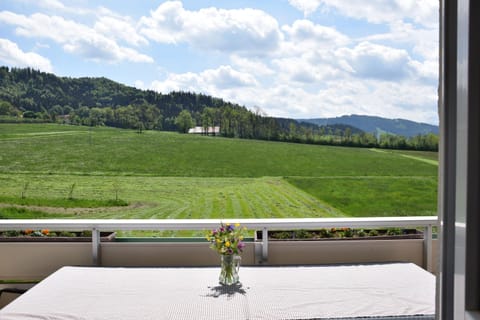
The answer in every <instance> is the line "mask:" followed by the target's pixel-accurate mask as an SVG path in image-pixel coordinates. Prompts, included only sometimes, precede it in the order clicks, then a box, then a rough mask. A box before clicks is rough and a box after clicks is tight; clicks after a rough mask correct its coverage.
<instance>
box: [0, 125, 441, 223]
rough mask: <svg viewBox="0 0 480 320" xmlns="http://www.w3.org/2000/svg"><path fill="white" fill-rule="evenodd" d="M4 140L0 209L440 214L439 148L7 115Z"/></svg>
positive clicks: (200, 214)
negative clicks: (19, 119) (140, 128)
mask: <svg viewBox="0 0 480 320" xmlns="http://www.w3.org/2000/svg"><path fill="white" fill-rule="evenodd" d="M0 144H1V152H0V186H1V188H0V217H3V218H10V217H19V216H25V217H29V218H31V217H32V216H33V217H35V216H36V215H37V216H38V217H39V218H44V217H48V214H45V213H50V214H52V215H54V216H55V217H58V216H61V217H72V218H231V217H238V218H252V217H332V216H395V215H435V214H436V192H437V186H436V185H437V171H438V165H437V162H436V159H437V154H436V153H425V152H412V151H385V150H372V149H367V148H346V147H330V146H314V145H302V144H291V143H279V142H267V141H254V140H239V139H225V138H219V137H203V136H191V135H181V134H177V133H170V132H156V131H155V132H153V131H147V132H145V133H143V134H138V133H136V132H135V131H132V130H120V129H113V128H93V129H91V128H87V127H77V126H66V125H55V124H0ZM72 186H73V187H72ZM22 192H23V195H24V198H23V199H22V198H21V194H22ZM117 197H118V198H119V199H121V200H123V201H126V202H127V203H128V206H114V205H112V204H111V203H112V202H111V200H114V199H115V198H117ZM68 198H73V200H68ZM75 201H76V202H75ZM109 201H110V202H109ZM7 208H9V209H8V210H7ZM15 210H16V211H15ZM20 211H21V212H20ZM19 212H20V213H19Z"/></svg>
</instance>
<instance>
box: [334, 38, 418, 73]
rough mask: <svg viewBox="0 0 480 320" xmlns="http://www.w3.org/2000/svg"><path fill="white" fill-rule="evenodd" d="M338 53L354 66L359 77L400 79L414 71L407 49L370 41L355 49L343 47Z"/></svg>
mask: <svg viewBox="0 0 480 320" xmlns="http://www.w3.org/2000/svg"><path fill="white" fill-rule="evenodd" d="M336 55H337V56H338V57H340V58H341V59H344V60H345V61H346V62H347V63H348V64H349V65H350V66H351V67H352V69H353V70H354V73H355V76H357V77H362V78H376V79H381V80H388V81H398V80H401V79H404V78H406V77H407V76H408V75H409V73H410V72H411V71H412V70H411V65H410V64H409V63H410V61H411V59H410V56H409V54H408V52H407V51H406V50H403V49H396V48H391V47H387V46H382V45H378V44H373V43H370V42H361V43H360V44H358V45H357V46H356V47H355V48H353V49H349V48H341V49H339V50H337V52H336Z"/></svg>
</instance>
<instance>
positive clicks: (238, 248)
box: [207, 223, 247, 255]
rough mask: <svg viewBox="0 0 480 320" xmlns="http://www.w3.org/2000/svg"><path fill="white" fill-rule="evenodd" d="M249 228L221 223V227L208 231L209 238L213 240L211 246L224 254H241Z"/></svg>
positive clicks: (210, 240) (237, 224)
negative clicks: (244, 236)
mask: <svg viewBox="0 0 480 320" xmlns="http://www.w3.org/2000/svg"><path fill="white" fill-rule="evenodd" d="M246 230H247V228H245V227H243V228H241V227H240V224H239V223H236V224H230V223H227V224H223V223H222V224H221V225H220V228H218V229H214V230H211V231H209V232H208V234H207V240H208V241H209V242H211V245H210V248H212V249H213V250H215V251H217V252H218V253H219V254H222V255H232V254H240V253H242V251H243V248H244V247H245V243H244V242H243V235H244V233H245V232H246Z"/></svg>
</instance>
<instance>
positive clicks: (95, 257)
mask: <svg viewBox="0 0 480 320" xmlns="http://www.w3.org/2000/svg"><path fill="white" fill-rule="evenodd" d="M100 241H101V239H100V230H98V229H97V228H93V229H92V263H93V265H94V266H100V265H101V263H102V262H101V255H100V253H101V252H100Z"/></svg>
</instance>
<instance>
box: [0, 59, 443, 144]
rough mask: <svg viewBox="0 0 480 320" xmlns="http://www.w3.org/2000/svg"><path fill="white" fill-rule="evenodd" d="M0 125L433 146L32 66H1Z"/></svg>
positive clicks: (424, 140) (425, 140)
mask: <svg viewBox="0 0 480 320" xmlns="http://www.w3.org/2000/svg"><path fill="white" fill-rule="evenodd" d="M0 121H2V122H63V123H69V124H74V125H88V126H112V127H119V128H130V129H137V130H138V131H139V132H141V131H143V130H145V129H147V130H165V131H180V132H187V131H188V129H189V128H191V127H193V126H202V127H204V128H207V127H213V126H219V127H220V135H222V136H224V137H235V138H246V139H261V140H275V141H289V142H297V143H317V144H333V145H349V146H366V147H386V148H401V149H418V150H436V149H437V147H438V138H436V136H433V135H430V136H429V135H426V136H418V137H414V138H409V139H407V138H403V137H400V138H398V137H394V136H390V135H385V136H384V137H380V139H377V137H375V135H374V134H373V133H368V132H364V131H362V130H360V129H357V128H355V127H352V126H350V125H341V124H334V125H324V126H318V125H316V124H312V123H298V122H297V121H296V120H294V119H283V118H274V117H269V116H266V115H263V114H262V113H261V112H260V111H258V112H252V111H250V110H248V109H247V108H245V107H244V106H240V105H238V104H235V103H231V102H227V101H224V100H222V99H219V98H215V97H212V96H208V95H204V94H198V93H191V92H170V93H168V94H163V93H159V92H155V91H152V90H140V89H136V88H134V87H129V86H125V85H123V84H120V83H117V82H114V81H112V80H109V79H106V78H67V77H58V76H56V75H54V74H49V73H45V72H40V71H36V70H33V69H30V68H25V69H19V68H8V67H0Z"/></svg>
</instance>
